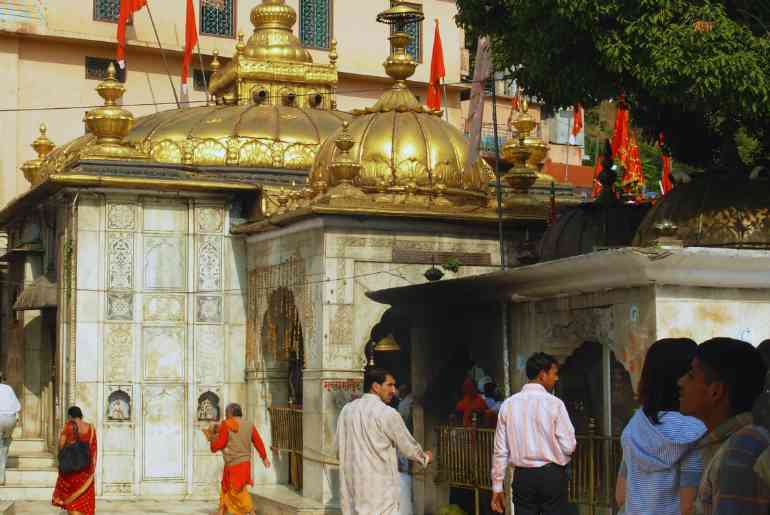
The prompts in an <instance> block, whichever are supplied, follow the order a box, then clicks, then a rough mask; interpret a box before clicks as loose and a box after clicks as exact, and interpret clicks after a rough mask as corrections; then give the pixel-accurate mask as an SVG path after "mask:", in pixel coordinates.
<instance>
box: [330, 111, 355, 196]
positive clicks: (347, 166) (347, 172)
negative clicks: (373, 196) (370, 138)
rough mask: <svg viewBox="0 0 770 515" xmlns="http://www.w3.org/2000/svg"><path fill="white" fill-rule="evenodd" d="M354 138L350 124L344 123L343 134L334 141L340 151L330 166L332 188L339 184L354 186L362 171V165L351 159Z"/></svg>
mask: <svg viewBox="0 0 770 515" xmlns="http://www.w3.org/2000/svg"><path fill="white" fill-rule="evenodd" d="M355 143H356V142H355V141H353V137H352V136H351V135H350V123H349V122H347V121H344V122H342V132H341V133H340V135H339V136H337V138H336V139H335V140H334V144H335V146H336V147H337V150H338V151H339V152H338V153H337V156H336V157H335V158H334V161H332V163H331V164H330V165H329V178H330V181H331V184H332V186H335V185H337V184H343V183H345V184H353V181H354V180H355V178H356V177H358V172H359V171H360V170H361V164H360V163H358V162H356V161H354V160H353V159H352V158H351V157H350V149H352V148H353V145H355Z"/></svg>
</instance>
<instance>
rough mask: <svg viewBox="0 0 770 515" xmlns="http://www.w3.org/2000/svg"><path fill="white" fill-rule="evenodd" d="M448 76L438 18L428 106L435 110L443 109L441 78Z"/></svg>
mask: <svg viewBox="0 0 770 515" xmlns="http://www.w3.org/2000/svg"><path fill="white" fill-rule="evenodd" d="M444 77H446V68H445V67H444V49H443V48H442V47H441V33H440V32H439V30H438V18H436V34H435V36H434V37H433V56H432V57H431V60H430V84H429V85H428V107H429V108H430V109H433V110H434V111H439V110H440V109H441V79H443V78H444Z"/></svg>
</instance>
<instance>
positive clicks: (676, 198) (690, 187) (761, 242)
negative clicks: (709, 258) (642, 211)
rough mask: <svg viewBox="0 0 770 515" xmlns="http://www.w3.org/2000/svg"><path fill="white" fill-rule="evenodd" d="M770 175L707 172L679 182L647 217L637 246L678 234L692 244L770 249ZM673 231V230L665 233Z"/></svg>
mask: <svg viewBox="0 0 770 515" xmlns="http://www.w3.org/2000/svg"><path fill="white" fill-rule="evenodd" d="M768 198H770V178H768V177H767V176H760V177H757V178H755V179H752V178H750V177H748V176H747V175H743V174H740V173H726V174H719V173H703V174H699V175H696V176H694V177H693V179H692V180H691V181H690V182H689V183H685V184H678V185H677V186H676V187H675V188H674V189H672V190H671V191H670V192H668V193H667V194H666V195H665V196H664V197H663V198H662V199H660V200H659V201H658V202H657V204H655V207H653V208H652V210H651V211H650V212H649V214H648V215H647V216H646V217H645V219H644V220H643V221H642V223H641V225H640V226H639V230H638V231H637V233H636V237H635V238H634V243H633V244H634V245H635V246H647V245H650V244H653V243H654V242H655V241H656V240H658V239H659V238H660V237H661V236H673V237H674V238H675V239H677V240H680V241H681V242H682V244H684V245H686V246H695V247H732V248H770V205H768V200H767V199H768ZM668 232H671V233H673V234H664V233H668Z"/></svg>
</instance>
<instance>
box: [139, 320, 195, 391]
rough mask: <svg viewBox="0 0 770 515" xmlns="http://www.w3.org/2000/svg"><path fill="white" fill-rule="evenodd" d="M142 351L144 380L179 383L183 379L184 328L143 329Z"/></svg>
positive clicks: (159, 327)
mask: <svg viewBox="0 0 770 515" xmlns="http://www.w3.org/2000/svg"><path fill="white" fill-rule="evenodd" d="M142 350H143V355H144V358H143V360H142V361H143V363H144V367H143V368H144V378H145V380H148V381H179V380H181V379H184V376H185V374H184V370H185V366H184V365H185V328H184V327H180V326H157V327H147V326H145V327H143V328H142Z"/></svg>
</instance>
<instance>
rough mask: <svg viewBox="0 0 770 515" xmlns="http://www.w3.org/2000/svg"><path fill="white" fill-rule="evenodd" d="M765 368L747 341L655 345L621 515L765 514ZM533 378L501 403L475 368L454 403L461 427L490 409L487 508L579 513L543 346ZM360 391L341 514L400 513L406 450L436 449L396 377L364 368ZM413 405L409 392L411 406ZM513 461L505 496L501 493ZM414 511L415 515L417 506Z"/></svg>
mask: <svg viewBox="0 0 770 515" xmlns="http://www.w3.org/2000/svg"><path fill="white" fill-rule="evenodd" d="M767 370H768V368H767V365H766V364H765V362H764V361H763V359H762V355H761V354H760V352H759V351H758V350H757V349H756V348H755V347H754V346H752V345H751V344H749V343H747V342H744V341H740V340H735V339H731V338H713V339H710V340H707V341H705V342H703V343H701V344H700V345H697V344H696V343H695V342H693V341H692V340H689V339H681V338H672V339H663V340H659V341H657V342H655V343H654V344H653V345H652V346H651V347H650V348H649V350H648V352H647V355H646V357H645V361H644V365H643V368H642V374H641V380H640V382H639V385H638V391H637V393H638V400H639V404H640V407H639V409H638V410H637V411H636V412H635V413H634V415H633V416H632V417H631V419H630V421H629V422H628V424H627V425H626V427H625V429H624V430H623V432H622V435H621V438H620V442H621V447H622V451H623V456H622V461H621V464H620V468H619V471H618V479H617V483H616V485H615V502H616V509H617V511H616V512H615V513H618V514H622V515H653V514H654V515H657V514H671V515H760V514H761V515H767V514H768V510H769V509H770V434H769V433H768V430H767V429H766V428H764V427H763V426H761V425H759V424H755V423H754V419H753V415H752V408H753V407H754V405H755V403H756V402H757V399H758V398H759V397H760V395H761V394H762V393H763V391H764V390H765V383H766V377H767ZM526 375H527V378H528V383H527V384H525V385H524V387H523V388H522V389H521V391H520V392H518V393H516V394H514V395H512V396H511V397H509V398H508V399H506V400H505V401H503V402H500V401H499V399H497V398H496V395H495V389H496V388H495V386H494V384H493V383H491V382H484V383H483V384H482V385H479V384H478V382H477V381H478V379H477V378H476V377H474V375H473V374H469V375H468V378H467V380H466V381H465V383H464V385H463V388H462V394H463V395H462V398H461V400H460V401H459V402H458V403H457V406H456V409H455V411H456V413H457V418H458V419H460V420H462V423H463V424H466V425H470V424H476V423H478V419H477V417H478V416H481V417H483V419H486V420H488V419H489V417H490V415H494V419H495V427H496V429H495V444H494V452H493V456H492V463H493V465H492V470H491V477H492V488H493V495H492V499H491V502H490V505H491V506H490V508H491V510H492V511H494V512H497V513H504V512H505V511H506V504H508V503H511V504H513V507H514V512H515V514H516V515H551V514H553V515H567V514H571V513H578V511H577V508H576V507H575V506H573V505H571V504H570V503H569V499H568V484H569V476H570V464H571V460H572V456H573V454H574V452H575V449H576V447H577V439H576V436H575V429H574V426H573V424H572V421H571V420H570V415H569V413H568V411H567V409H566V406H565V404H564V403H563V402H562V400H560V399H559V398H558V397H556V396H555V395H554V394H553V390H554V387H555V385H556V383H557V381H558V379H559V364H558V362H557V360H556V358H554V357H553V356H550V355H548V354H545V353H536V354H534V355H532V356H531V357H530V358H529V359H528V360H527V362H526ZM487 385H491V386H487ZM479 390H482V391H484V395H482V394H480V393H479ZM365 392H366V393H365V394H364V396H363V397H362V398H361V399H358V400H355V401H353V402H351V403H348V404H347V405H346V406H345V407H344V408H343V410H342V412H341V414H340V417H339V419H338V425H337V441H338V445H339V458H340V484H341V506H342V512H343V514H355V515H363V514H375V513H377V514H386V515H396V514H401V513H405V511H404V508H403V507H402V506H401V504H403V503H404V502H405V501H404V500H403V497H402V495H401V492H400V489H399V485H400V483H399V466H398V461H399V457H400V456H403V458H406V459H409V460H412V461H413V462H416V463H417V464H419V465H420V466H423V467H425V466H427V465H428V464H429V463H430V462H431V460H432V455H431V453H430V452H429V451H424V450H423V449H422V447H421V446H420V445H419V444H418V443H417V442H416V441H415V439H414V438H413V437H412V435H411V433H410V428H408V427H407V423H406V419H405V418H404V417H402V416H400V415H399V412H398V411H396V410H395V409H393V408H392V407H391V406H389V404H391V402H392V400H393V399H394V397H396V379H395V377H394V376H393V375H392V374H390V373H388V372H387V371H384V370H369V371H368V372H367V374H366V379H365ZM409 395H411V392H409ZM413 403H414V399H413V398H410V400H409V407H410V409H411V406H412V405H413ZM402 411H404V410H402ZM458 423H459V420H458ZM509 468H511V469H512V470H513V474H512V484H511V494H512V499H510V500H508V499H506V496H505V493H504V491H505V488H504V482H505V478H506V471H507V470H508V469H509ZM407 510H409V511H407V512H406V513H411V507H409V508H407Z"/></svg>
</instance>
